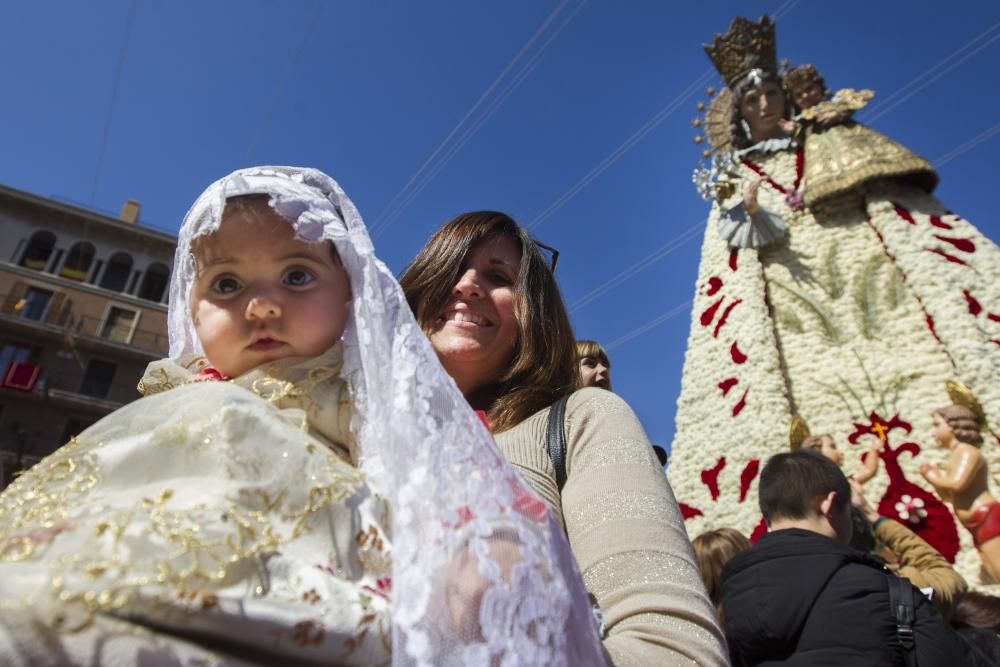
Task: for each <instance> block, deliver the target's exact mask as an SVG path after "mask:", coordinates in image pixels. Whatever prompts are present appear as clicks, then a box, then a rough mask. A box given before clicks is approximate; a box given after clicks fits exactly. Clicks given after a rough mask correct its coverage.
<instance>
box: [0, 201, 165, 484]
mask: <svg viewBox="0 0 1000 667" xmlns="http://www.w3.org/2000/svg"><path fill="white" fill-rule="evenodd" d="M138 216H139V205H138V203H136V202H134V201H131V200H130V201H129V202H126V204H125V205H124V206H123V207H122V212H121V215H120V216H119V217H118V218H115V217H113V216H109V215H106V214H103V213H100V212H95V211H91V210H87V209H85V208H81V207H78V206H74V205H71V204H67V203H64V202H61V201H58V200H53V199H49V198H45V197H40V196H38V195H34V194H31V193H28V192H23V191H19V190H15V189H13V188H8V187H4V186H0V488H2V487H3V486H5V485H6V484H7V483H9V482H10V480H11V479H12V476H13V474H14V473H15V472H16V471H17V470H20V469H23V468H25V467H28V466H30V465H31V464H33V463H34V462H36V461H37V460H39V459H40V458H41V457H43V456H45V455H46V454H49V453H50V452H52V451H54V450H55V449H57V448H58V447H60V446H61V445H62V444H63V443H65V442H66V441H68V440H69V439H70V438H71V437H72V436H74V435H76V434H77V433H79V432H80V431H82V430H83V429H85V428H86V427H87V426H89V425H90V424H92V423H94V422H95V421H97V420H98V419H100V418H101V417H103V416H104V415H106V414H108V413H109V412H111V411H112V410H114V409H116V408H118V407H120V406H121V405H124V404H125V403H128V402H129V401H132V400H135V399H136V398H138V397H139V394H138V392H137V391H136V383H137V382H138V380H139V378H140V377H141V376H142V372H143V370H144V369H145V367H146V364H148V363H149V362H150V361H153V360H155V359H160V358H162V357H164V356H166V353H167V335H166V330H167V329H166V314H167V307H166V302H167V292H168V284H169V280H170V271H171V265H172V263H173V254H174V248H175V246H176V241H177V239H176V237H175V236H173V235H171V234H168V233H165V232H162V231H158V230H155V229H152V228H149V227H144V226H142V225H141V224H138Z"/></svg>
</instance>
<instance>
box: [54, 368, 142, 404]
mask: <svg viewBox="0 0 1000 667" xmlns="http://www.w3.org/2000/svg"><path fill="white" fill-rule="evenodd" d="M40 384H41V385H42V387H43V389H44V391H45V392H46V394H47V395H48V397H49V398H53V399H63V400H67V401H74V402H78V403H87V404H92V405H94V406H95V407H102V408H106V409H109V410H110V409H114V408H117V407H119V406H121V405H124V404H125V403H130V402H132V401H134V400H136V399H137V398H140V394H139V390H138V389H136V385H137V384H139V378H138V377H137V378H135V379H134V380H129V381H115V382H107V381H106V380H104V379H102V378H97V377H87V376H79V377H73V378H64V377H53V376H52V375H48V376H46V377H45V378H44V380H43V382H42V383H40Z"/></svg>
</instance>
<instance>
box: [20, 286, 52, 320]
mask: <svg viewBox="0 0 1000 667" xmlns="http://www.w3.org/2000/svg"><path fill="white" fill-rule="evenodd" d="M51 300H52V292H50V291H49V290H47V289H41V288H39V287H30V286H29V287H28V290H27V291H26V292H25V293H24V296H23V297H22V298H21V300H20V301H18V302H17V303H16V304H15V305H14V311H15V312H16V313H17V314H18V315H20V316H21V317H26V318H28V319H29V320H38V321H41V319H42V318H43V317H44V316H45V309H46V308H48V306H49V301H51Z"/></svg>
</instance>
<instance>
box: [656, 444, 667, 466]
mask: <svg viewBox="0 0 1000 667" xmlns="http://www.w3.org/2000/svg"><path fill="white" fill-rule="evenodd" d="M653 451H654V452H655V453H656V460H657V461H659V462H660V467H661V468H662V467H663V466H665V465H667V450H665V449H664V448H663V447H660V446H659V445H653Z"/></svg>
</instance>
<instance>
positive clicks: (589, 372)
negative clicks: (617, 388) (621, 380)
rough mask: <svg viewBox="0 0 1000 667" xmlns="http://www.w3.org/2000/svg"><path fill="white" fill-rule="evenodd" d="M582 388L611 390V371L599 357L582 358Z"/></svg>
mask: <svg viewBox="0 0 1000 667" xmlns="http://www.w3.org/2000/svg"><path fill="white" fill-rule="evenodd" d="M580 386H582V387H600V388H601V389H611V369H610V368H608V367H607V366H605V365H604V362H603V361H601V360H600V359H598V358H597V357H591V356H586V357H580Z"/></svg>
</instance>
